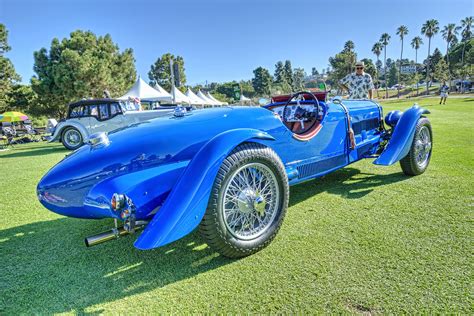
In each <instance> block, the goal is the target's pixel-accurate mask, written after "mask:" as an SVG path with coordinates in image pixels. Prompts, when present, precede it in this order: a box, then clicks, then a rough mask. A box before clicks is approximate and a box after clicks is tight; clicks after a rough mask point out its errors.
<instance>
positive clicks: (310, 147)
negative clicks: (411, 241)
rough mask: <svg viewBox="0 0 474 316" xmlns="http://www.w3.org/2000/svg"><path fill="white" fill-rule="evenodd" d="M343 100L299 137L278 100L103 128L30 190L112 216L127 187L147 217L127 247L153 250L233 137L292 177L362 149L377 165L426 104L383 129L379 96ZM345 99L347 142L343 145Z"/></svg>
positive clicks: (325, 106) (309, 174) (46, 199)
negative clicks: (103, 134) (100, 136)
mask: <svg viewBox="0 0 474 316" xmlns="http://www.w3.org/2000/svg"><path fill="white" fill-rule="evenodd" d="M343 103H344V105H343V106H342V105H341V104H340V102H328V103H325V102H319V105H320V108H321V113H320V115H321V117H320V126H319V129H318V132H317V133H316V134H315V135H314V137H311V138H310V139H305V140H302V139H299V138H298V137H296V135H295V134H294V133H293V132H292V131H291V130H290V129H289V128H288V127H287V126H286V125H285V124H283V122H282V120H281V118H280V117H279V116H278V115H276V114H275V112H273V110H274V109H275V108H278V107H279V106H283V105H284V103H283V104H279V103H272V104H269V105H267V106H265V107H239V106H227V107H222V108H213V109H204V110H196V111H192V112H189V113H187V114H185V115H184V116H174V115H172V114H170V115H169V116H166V117H160V118H157V119H153V120H150V121H146V122H143V123H140V124H136V125H133V126H130V127H127V128H125V129H121V130H117V131H114V132H112V133H110V134H109V135H108V138H109V141H110V143H108V144H105V145H103V146H97V147H95V146H92V145H89V144H88V145H85V146H83V147H81V148H79V149H78V150H76V151H74V152H73V153H71V154H69V155H68V156H66V157H65V158H64V159H63V160H62V161H61V162H59V163H58V164H57V165H56V166H54V167H53V168H52V169H51V170H50V171H49V172H48V173H47V174H46V175H45V176H44V177H43V178H42V180H41V181H40V183H39V184H38V188H37V193H38V198H39V200H40V201H41V203H42V204H43V205H44V206H45V207H46V208H48V209H49V210H51V211H53V212H56V213H58V214H62V215H65V216H71V217H79V218H107V217H110V218H117V219H120V218H119V217H118V215H117V213H116V212H114V211H113V209H112V207H111V198H112V196H113V195H114V193H121V194H126V196H128V197H130V198H131V199H132V200H133V203H134V205H135V206H136V218H137V219H138V220H146V221H149V223H148V225H147V226H146V227H145V230H144V232H143V233H142V234H141V235H140V236H139V237H138V239H137V241H136V242H135V246H136V247H137V248H139V249H151V248H155V247H159V246H163V245H165V244H168V243H170V242H173V241H175V240H177V239H179V238H181V237H183V236H185V235H187V234H188V233H190V232H191V231H192V230H194V229H195V228H196V227H197V226H198V224H199V223H200V221H201V220H202V218H203V216H204V213H205V211H206V207H207V204H208V201H209V196H210V192H211V188H212V186H213V183H214V179H215V177H216V174H217V172H218V170H219V167H220V165H221V163H222V161H223V160H224V159H225V158H226V157H227V156H228V155H229V154H230V153H231V152H232V150H233V149H234V148H236V146H238V145H239V144H242V143H245V142H254V143H260V144H262V145H264V146H267V147H270V148H271V149H273V151H275V153H276V154H277V155H278V156H279V158H280V159H281V162H282V163H283V165H284V167H285V169H286V174H287V177H288V179H287V180H288V183H289V184H290V185H293V184H297V183H300V182H302V181H306V180H309V179H313V178H317V177H321V176H323V175H325V174H327V173H329V172H332V171H334V170H337V169H340V168H343V167H344V166H347V165H348V164H350V163H352V162H355V161H358V160H360V159H363V158H368V157H378V158H377V159H376V160H375V163H377V164H380V165H390V164H393V163H395V162H397V161H399V160H400V159H402V158H403V157H404V156H406V155H407V153H408V151H409V148H410V146H411V143H412V141H413V134H414V130H415V126H416V122H417V120H418V119H419V118H420V116H421V115H422V114H423V113H425V112H426V110H423V109H422V108H420V107H418V106H416V105H415V106H413V107H412V108H410V109H408V110H407V111H406V112H404V113H403V115H402V117H401V118H400V120H399V122H398V124H397V125H396V126H395V127H394V129H393V132H391V133H388V132H387V130H386V129H385V128H383V114H382V109H381V107H380V105H378V104H377V103H375V102H373V101H369V100H364V101H362V100H361V101H355V100H354V101H351V100H345V101H344V102H343ZM344 107H345V108H346V109H347V110H348V111H349V114H350V124H351V128H352V129H353V131H354V136H355V145H356V146H355V148H351V146H350V144H349V143H350V141H349V139H348V133H347V130H348V126H347V124H348V120H347V117H346V112H345V111H344ZM272 109H273V110H272ZM387 141H388V144H387Z"/></svg>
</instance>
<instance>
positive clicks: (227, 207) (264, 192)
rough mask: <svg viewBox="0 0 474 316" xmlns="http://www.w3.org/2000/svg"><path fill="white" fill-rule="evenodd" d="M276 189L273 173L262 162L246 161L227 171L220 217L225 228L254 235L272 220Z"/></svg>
mask: <svg viewBox="0 0 474 316" xmlns="http://www.w3.org/2000/svg"><path fill="white" fill-rule="evenodd" d="M279 200H280V189H279V186H278V182H277V179H276V177H275V175H274V173H273V172H272V171H271V170H270V168H268V167H267V166H266V165H264V164H262V163H249V164H246V165H244V166H242V167H240V168H239V169H237V170H236V171H235V172H234V173H233V174H231V176H230V178H229V181H228V182H227V185H226V186H225V189H224V201H223V203H222V212H223V218H224V219H225V225H226V227H227V229H228V230H229V232H230V233H231V234H232V235H233V236H234V237H236V238H239V239H242V240H250V239H255V238H257V237H258V236H260V235H261V234H263V233H264V232H265V231H266V230H267V229H268V227H270V225H271V224H272V222H273V220H274V218H275V216H276V214H277V210H278V201H279Z"/></svg>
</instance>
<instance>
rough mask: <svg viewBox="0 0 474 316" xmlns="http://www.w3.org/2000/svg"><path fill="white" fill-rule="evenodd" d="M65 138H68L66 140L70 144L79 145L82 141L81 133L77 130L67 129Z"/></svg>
mask: <svg viewBox="0 0 474 316" xmlns="http://www.w3.org/2000/svg"><path fill="white" fill-rule="evenodd" d="M65 138H66V142H67V143H68V144H69V145H70V146H76V145H79V143H80V142H81V134H79V132H78V131H76V130H69V131H67V132H66V135H65Z"/></svg>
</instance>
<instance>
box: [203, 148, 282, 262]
mask: <svg viewBox="0 0 474 316" xmlns="http://www.w3.org/2000/svg"><path fill="white" fill-rule="evenodd" d="M249 164H254V165H260V166H261V165H263V168H265V169H266V170H267V171H268V172H271V174H272V175H273V176H271V175H270V177H269V179H271V181H270V182H269V183H273V184H274V185H273V187H274V188H275V190H276V188H278V190H279V191H278V193H276V192H277V191H272V192H275V195H274V196H275V197H274V199H275V200H274V201H275V202H274V208H273V209H274V211H273V212H272V214H273V215H272V216H271V218H269V219H268V222H267V224H265V225H264V227H265V228H264V229H262V232H261V233H260V235H258V236H256V237H255V238H252V237H251V236H250V237H249V238H251V239H248V238H245V239H242V238H239V237H238V236H236V235H235V234H233V233H232V231H231V230H230V229H229V227H228V224H227V222H226V219H225V217H226V215H224V213H225V210H223V209H222V208H223V203H225V202H224V194H225V190H226V187H227V186H228V185H229V182H230V181H231V180H232V177H233V176H234V175H235V174H236V173H237V172H238V170H242V168H246V167H247V166H249ZM249 168H250V167H249ZM268 174H270V173H268ZM260 184H261V183H260ZM257 191H258V190H257ZM262 192H263V190H262ZM273 194H274V193H272V196H273ZM288 196H289V186H288V180H287V176H286V172H285V168H284V166H283V163H282V162H281V160H280V159H279V157H278V155H277V154H276V153H275V152H274V151H273V150H272V149H270V148H268V147H265V146H263V145H261V144H257V143H244V144H241V145H239V146H238V147H236V148H235V149H234V150H233V151H232V152H231V153H230V155H229V156H228V157H227V158H226V159H225V160H224V161H223V163H222V165H221V167H220V169H219V172H218V173H217V176H216V179H215V181H214V185H213V187H212V191H211V196H210V199H209V203H208V206H207V210H206V213H205V215H204V218H203V220H202V222H201V224H200V226H199V231H200V233H201V235H202V236H203V238H204V239H205V241H206V242H207V244H208V245H209V246H210V247H212V248H213V249H215V250H216V251H217V252H219V253H220V254H222V255H224V256H226V257H229V258H240V257H245V256H248V255H251V254H253V253H255V252H257V251H259V250H261V249H263V248H265V247H266V246H268V245H269V244H270V242H271V241H272V240H273V239H274V238H275V236H276V234H277V233H278V230H279V229H280V226H281V224H282V222H283V218H284V217H285V213H286V209H287V208H288ZM277 197H278V198H277ZM256 200H257V199H255V201H256ZM277 200H278V201H277ZM255 201H254V202H253V203H252V205H253V211H250V213H253V214H254V215H255V214H257V216H259V214H258V213H257V208H256V207H255V205H256V204H255V203H256V202H255ZM263 205H264V206H263V208H264V210H263V214H264V215H263V216H264V217H262V218H263V219H265V218H266V216H267V214H266V211H265V210H266V209H267V205H268V204H267V203H266V201H265V204H263ZM269 208H270V207H269ZM240 214H242V213H240ZM249 216H250V215H249ZM255 218H256V216H255ZM253 221H254V222H253V226H254V225H255V224H256V222H255V220H253ZM258 221H260V220H258ZM242 224H243V223H242ZM249 225H250V222H249ZM242 226H243V225H242ZM258 226H260V223H258Z"/></svg>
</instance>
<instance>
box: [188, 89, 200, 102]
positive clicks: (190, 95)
mask: <svg viewBox="0 0 474 316" xmlns="http://www.w3.org/2000/svg"><path fill="white" fill-rule="evenodd" d="M185 95H186V96H187V97H188V99H189V101H190V102H191V104H203V102H204V101H203V100H202V99H201V98H199V97H198V96H197V95H196V94H195V93H194V92H193V90H191V89H189V88H188V90H187V91H186V93H185Z"/></svg>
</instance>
